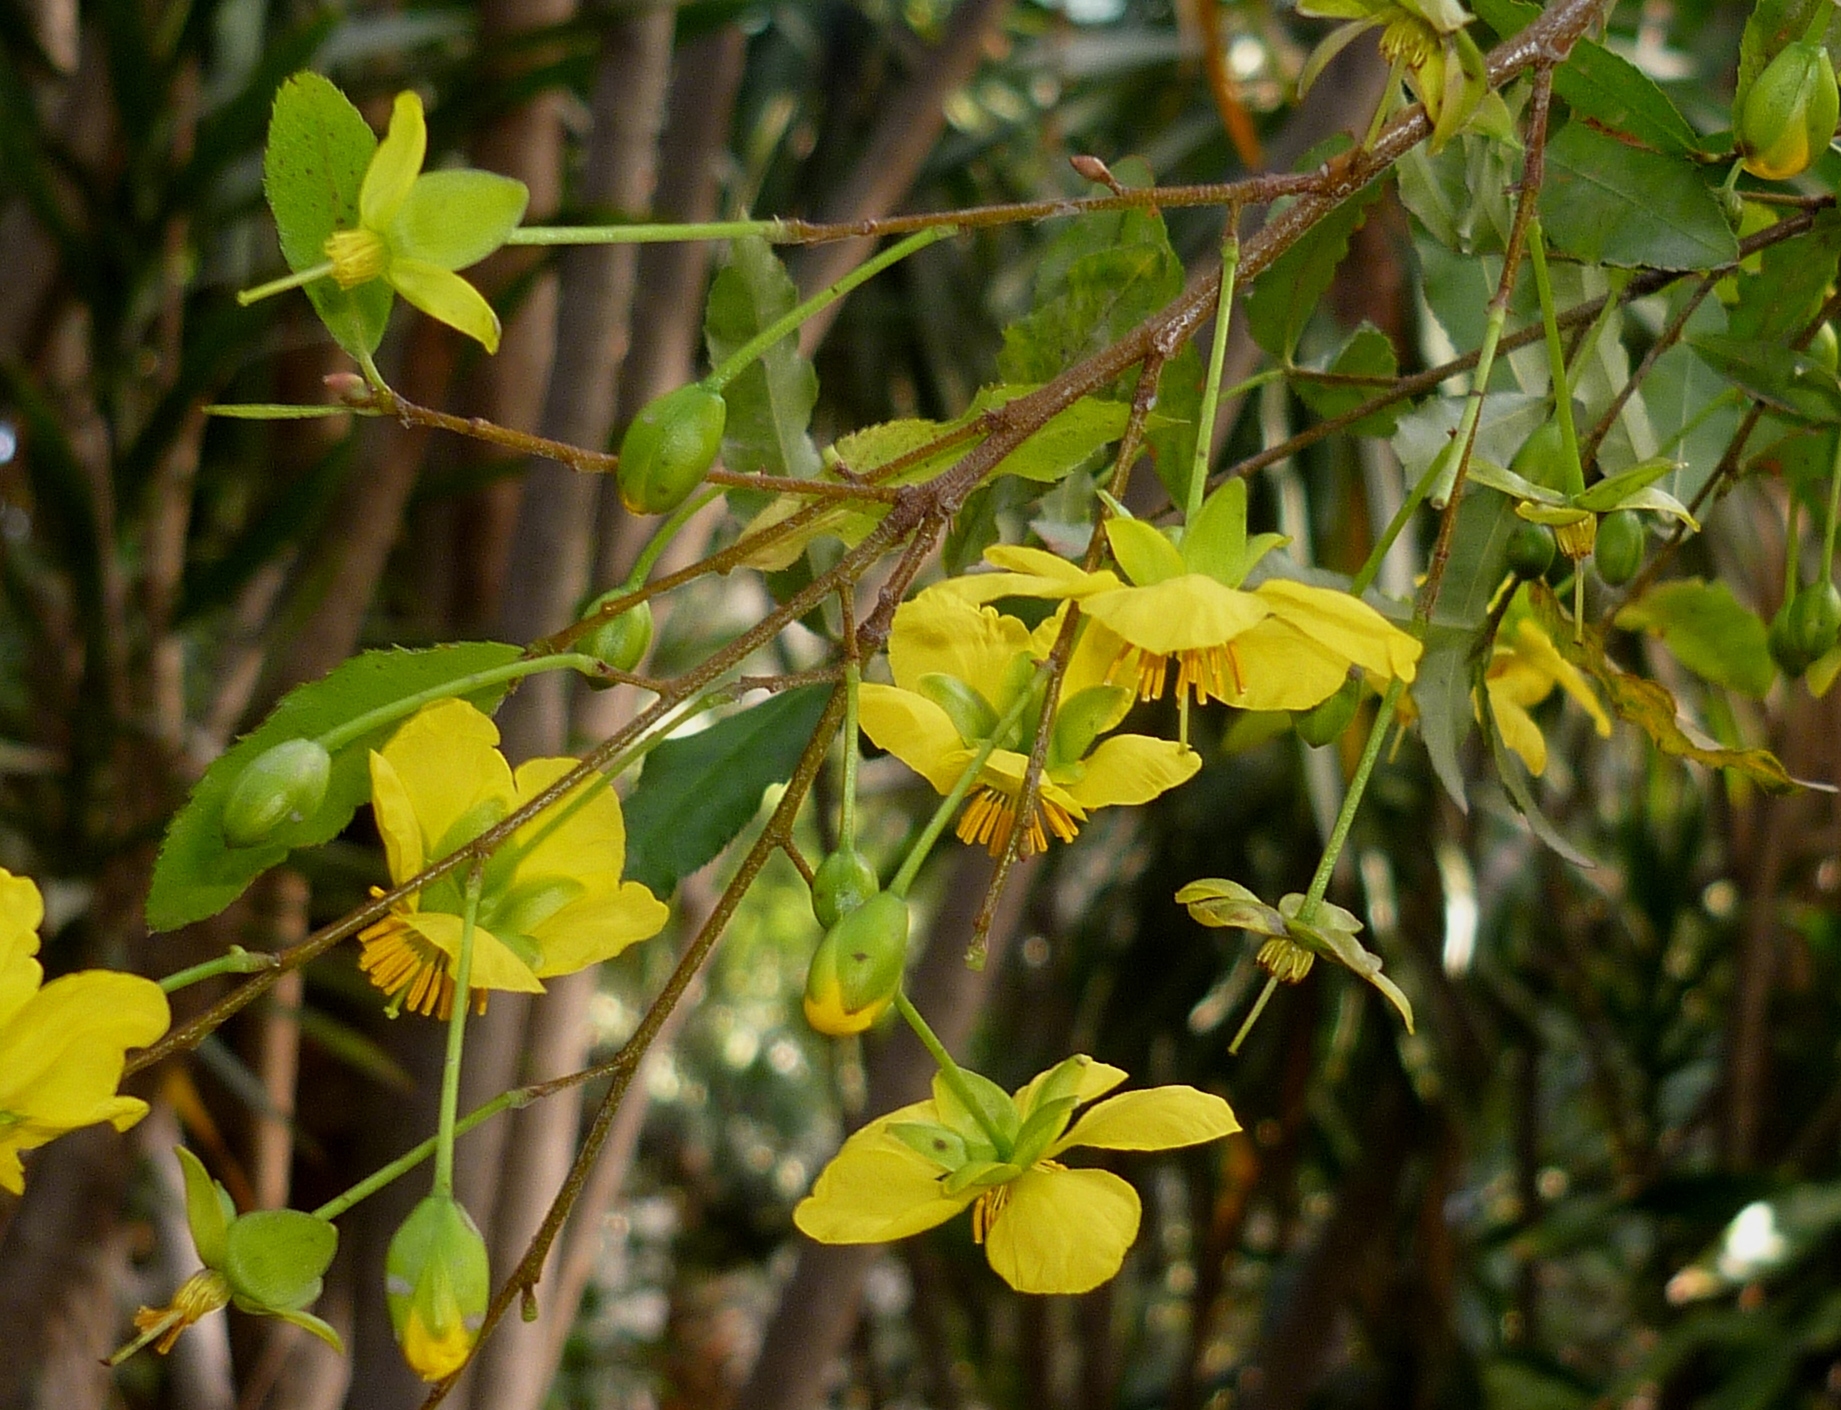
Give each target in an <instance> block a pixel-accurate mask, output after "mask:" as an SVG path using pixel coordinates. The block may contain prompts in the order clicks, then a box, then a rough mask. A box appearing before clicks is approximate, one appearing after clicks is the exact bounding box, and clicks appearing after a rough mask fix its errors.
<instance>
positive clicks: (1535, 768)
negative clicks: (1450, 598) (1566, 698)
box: [1476, 603, 1611, 778]
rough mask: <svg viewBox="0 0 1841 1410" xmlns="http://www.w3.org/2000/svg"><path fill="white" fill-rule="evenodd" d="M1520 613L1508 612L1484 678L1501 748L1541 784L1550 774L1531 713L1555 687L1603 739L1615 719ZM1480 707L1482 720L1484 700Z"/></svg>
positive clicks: (1576, 671)
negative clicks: (1589, 719)
mask: <svg viewBox="0 0 1841 1410" xmlns="http://www.w3.org/2000/svg"><path fill="white" fill-rule="evenodd" d="M1519 607H1520V604H1519V603H1517V604H1516V606H1515V607H1513V608H1511V609H1510V611H1509V614H1508V616H1507V617H1506V618H1505V619H1504V621H1503V623H1502V626H1501V628H1500V629H1499V630H1498V631H1497V633H1496V644H1495V648H1494V649H1493V650H1492V651H1491V652H1490V658H1489V667H1488V669H1487V670H1486V671H1485V673H1484V676H1483V693H1484V695H1485V696H1486V697H1487V698H1488V701H1489V710H1490V715H1491V718H1492V719H1493V720H1494V721H1495V725H1496V732H1497V733H1498V734H1500V735H1501V736H1502V742H1503V743H1504V744H1506V745H1507V746H1508V747H1509V748H1510V749H1512V750H1514V751H1515V753H1516V754H1517V755H1518V756H1519V757H1520V759H1521V761H1522V763H1524V764H1526V765H1527V766H1528V772H1529V773H1531V774H1533V775H1534V776H1535V777H1536V778H1539V777H1540V775H1541V774H1542V773H1544V772H1545V771H1546V768H1547V740H1546V738H1545V737H1544V736H1543V735H1542V734H1541V729H1540V726H1539V725H1537V724H1535V723H1534V716H1533V715H1532V714H1531V713H1530V711H1532V710H1533V709H1534V707H1535V706H1536V705H1539V704H1540V703H1541V702H1542V701H1543V700H1545V699H1546V698H1547V697H1548V696H1549V695H1551V694H1552V693H1553V690H1554V687H1555V686H1558V687H1559V688H1560V689H1561V690H1563V691H1565V692H1566V693H1567V694H1568V695H1570V696H1571V697H1572V698H1573V699H1574V700H1576V701H1578V702H1579V704H1580V706H1581V707H1583V708H1584V710H1585V713H1586V714H1588V715H1590V716H1591V717H1592V726H1593V728H1595V729H1596V730H1597V731H1598V734H1599V737H1600V738H1603V739H1609V738H1610V736H1611V717H1610V716H1609V715H1607V714H1606V713H1605V709H1604V706H1603V705H1601V704H1599V702H1598V696H1597V695H1596V694H1595V693H1594V692H1593V690H1592V688H1591V686H1590V685H1588V684H1587V683H1586V680H1585V677H1584V676H1583V675H1582V674H1580V672H1579V669H1578V668H1577V667H1576V666H1574V665H1573V664H1572V663H1571V662H1570V661H1568V660H1566V659H1565V658H1564V657H1563V656H1561V655H1560V653H1559V652H1558V651H1557V650H1556V649H1555V648H1554V645H1553V639H1552V638H1551V637H1549V636H1548V635H1547V633H1546V632H1544V631H1543V630H1541V626H1540V624H1539V623H1538V622H1536V621H1535V620H1534V618H1533V617H1532V616H1529V615H1527V614H1526V613H1525V612H1524V611H1520V610H1517V609H1518V608H1519ZM1476 707H1477V713H1478V718H1479V719H1480V718H1482V709H1483V702H1482V700H1481V699H1479V700H1478V701H1477V702H1476Z"/></svg>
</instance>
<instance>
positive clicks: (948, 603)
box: [889, 588, 1029, 714]
mask: <svg viewBox="0 0 1841 1410" xmlns="http://www.w3.org/2000/svg"><path fill="white" fill-rule="evenodd" d="M1028 649H1029V628H1028V627H1026V626H1024V625H1023V624H1022V623H1021V622H1019V621H1018V620H1017V619H1016V618H1015V617H1006V616H1003V615H1001V614H1000V613H998V612H997V611H996V609H994V608H990V607H980V606H978V605H977V604H975V603H971V602H967V601H965V600H964V599H963V598H959V597H955V596H953V595H952V594H951V593H945V592H940V591H938V590H937V589H933V588H929V589H928V590H927V591H926V592H923V593H921V594H920V595H919V596H918V597H914V598H910V599H909V600H908V601H906V602H904V603H902V604H901V606H900V607H898V608H896V610H895V621H894V624H893V627H892V629H891V631H890V633H889V670H890V671H891V672H893V674H894V676H895V684H896V685H898V686H900V687H901V688H902V689H904V690H915V689H916V688H917V687H918V684H919V681H920V678H921V677H922V676H924V675H928V674H932V673H935V672H937V673H939V674H941V675H947V676H952V677H954V678H956V679H958V680H961V681H964V682H965V683H966V684H967V685H969V686H971V687H972V689H974V690H976V691H978V692H979V693H980V694H981V695H983V696H984V698H985V702H986V703H987V704H989V705H990V706H991V708H992V709H994V710H996V711H997V712H998V713H999V714H1002V713H1003V709H1004V706H1005V705H1006V704H1007V703H1008V702H1007V701H1004V700H1001V699H999V698H997V697H998V696H1000V695H1001V694H1002V693H1003V692H1002V687H1003V684H1004V681H1005V677H1006V674H1007V672H1008V671H1009V669H1010V662H1011V661H1012V660H1014V659H1015V658H1016V656H1017V655H1018V654H1019V653H1022V652H1026V651H1028Z"/></svg>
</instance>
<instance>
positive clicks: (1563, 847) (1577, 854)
mask: <svg viewBox="0 0 1841 1410" xmlns="http://www.w3.org/2000/svg"><path fill="white" fill-rule="evenodd" d="M1481 718H1482V728H1483V737H1484V738H1485V739H1487V740H1488V741H1489V754H1490V759H1491V760H1492V761H1493V762H1494V764H1495V766H1496V777H1497V778H1498V779H1500V780H1501V782H1502V786H1503V788H1504V789H1505V790H1506V791H1507V792H1508V795H1509V802H1511V803H1512V804H1514V806H1515V811H1516V812H1518V813H1520V814H1521V816H1522V820H1523V821H1524V822H1526V823H1527V824H1528V830H1529V831H1530V832H1532V833H1533V834H1534V835H1535V837H1537V838H1538V839H1539V840H1540V841H1541V842H1543V843H1545V844H1546V845H1547V846H1548V847H1550V848H1552V849H1553V851H1554V852H1556V853H1558V854H1559V855H1560V856H1562V857H1564V858H1566V860H1567V861H1569V862H1571V863H1572V864H1573V865H1574V866H1576V867H1588V868H1589V867H1595V866H1597V865H1598V862H1597V861H1596V859H1594V858H1593V857H1592V856H1591V855H1590V854H1589V853H1586V852H1582V851H1580V850H1579V848H1577V847H1575V846H1574V845H1573V844H1572V843H1571V842H1570V841H1568V840H1567V838H1566V835H1565V834H1564V833H1562V832H1561V831H1560V830H1559V829H1558V828H1557V827H1555V826H1554V825H1553V821H1552V820H1551V819H1550V818H1549V817H1548V816H1547V815H1546V814H1545V813H1544V812H1542V811H1541V805H1540V804H1539V803H1538V802H1536V801H1535V798H1534V793H1533V790H1532V789H1530V788H1529V787H1528V775H1527V772H1526V771H1525V770H1524V769H1523V768H1522V764H1521V760H1519V759H1517V758H1514V757H1513V756H1512V755H1510V753H1509V751H1508V748H1507V746H1505V745H1504V744H1503V742H1502V735H1501V733H1500V732H1499V731H1498V730H1497V729H1496V715H1495V711H1493V710H1484V711H1482V712H1481Z"/></svg>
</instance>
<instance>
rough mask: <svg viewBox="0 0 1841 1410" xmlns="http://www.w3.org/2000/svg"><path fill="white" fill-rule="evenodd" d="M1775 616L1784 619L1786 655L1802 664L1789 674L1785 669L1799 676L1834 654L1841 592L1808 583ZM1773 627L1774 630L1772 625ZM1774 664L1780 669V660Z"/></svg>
mask: <svg viewBox="0 0 1841 1410" xmlns="http://www.w3.org/2000/svg"><path fill="white" fill-rule="evenodd" d="M1778 616H1779V617H1781V618H1783V619H1784V623H1785V626H1784V634H1785V637H1786V639H1787V645H1788V648H1789V653H1788V654H1789V655H1790V656H1791V659H1792V660H1796V661H1800V662H1801V663H1802V665H1801V669H1799V670H1795V671H1791V670H1789V668H1788V667H1787V666H1785V667H1784V669H1785V670H1786V671H1787V672H1788V673H1789V674H1790V675H1801V674H1802V673H1803V671H1806V670H1808V669H1809V667H1810V666H1812V665H1814V664H1815V663H1816V662H1817V661H1819V660H1821V659H1822V658H1823V657H1824V656H1826V655H1827V654H1828V653H1829V652H1831V651H1833V650H1834V649H1835V641H1836V639H1837V637H1841V590H1837V589H1836V587H1835V585H1834V584H1833V583H1832V582H1826V583H1811V584H1809V586H1808V587H1806V588H1804V589H1803V590H1802V591H1801V592H1799V593H1797V594H1796V596H1795V597H1793V598H1791V599H1790V602H1789V605H1788V606H1787V607H1785V608H1784V610H1783V611H1782V612H1780V613H1778ZM1772 625H1773V630H1774V629H1775V623H1773V624H1772ZM1777 664H1778V665H1780V666H1782V665H1783V664H1784V663H1783V660H1782V659H1781V658H1780V659H1779V660H1778V663H1777Z"/></svg>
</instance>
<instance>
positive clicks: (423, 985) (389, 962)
mask: <svg viewBox="0 0 1841 1410" xmlns="http://www.w3.org/2000/svg"><path fill="white" fill-rule="evenodd" d="M371 894H372V895H373V896H380V895H382V894H383V893H382V892H381V891H378V890H377V889H376V888H375V887H373V888H372V889H371ZM358 943H359V944H360V945H361V946H363V947H364V953H363V954H362V955H360V956H359V957H358V968H359V969H361V970H362V971H364V973H365V974H366V975H367V976H368V977H369V978H370V981H371V983H372V984H374V985H376V986H377V987H378V988H379V989H381V990H383V992H384V993H385V994H387V995H388V996H389V998H390V1004H391V1009H392V1012H398V1011H400V1010H402V1009H408V1010H409V1011H410V1012H411V1013H419V1014H426V1015H430V1016H432V1017H435V1018H439V1019H441V1020H442V1021H444V1022H445V1021H446V1019H447V1017H448V1015H449V1014H451V1013H452V1012H453V1011H454V979H453V976H452V975H451V974H449V973H448V965H449V963H450V961H449V959H448V957H447V955H446V953H445V952H443V951H441V950H439V949H437V948H436V947H435V946H434V945H432V944H430V943H429V942H428V941H427V940H426V939H425V938H423V936H422V935H421V933H420V932H419V931H417V930H416V928H415V927H414V926H412V925H411V924H410V923H409V922H408V921H407V920H405V919H404V918H403V917H402V916H400V915H398V914H396V913H395V912H394V911H393V912H391V913H390V914H389V915H387V916H385V917H384V918H383V919H382V920H380V921H378V922H377V923H376V924H375V925H372V926H368V927H367V928H365V929H364V930H362V931H360V932H359V935H358ZM488 994H489V991H488V990H485V989H475V990H474V991H473V1011H474V1012H475V1013H484V1012H485V1011H486V999H487V997H488Z"/></svg>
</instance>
